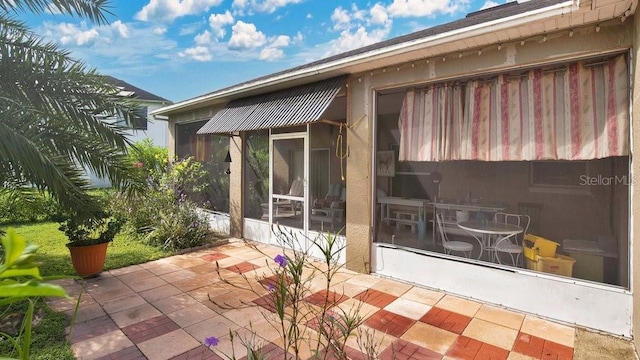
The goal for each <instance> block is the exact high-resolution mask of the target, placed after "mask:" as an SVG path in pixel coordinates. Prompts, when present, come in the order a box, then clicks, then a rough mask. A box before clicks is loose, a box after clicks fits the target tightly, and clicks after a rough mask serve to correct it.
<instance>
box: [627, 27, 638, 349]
mask: <svg viewBox="0 0 640 360" xmlns="http://www.w3.org/2000/svg"><path fill="white" fill-rule="evenodd" d="M633 20H634V21H633V42H634V46H633V49H632V51H631V54H632V55H631V58H632V59H633V61H634V62H633V64H631V65H632V72H631V86H632V88H631V90H632V91H631V120H632V121H631V151H632V153H633V150H635V149H634V144H638V143H640V126H639V125H638V124H636V123H637V122H638V121H637V118H636V117H635V116H634V115H635V114H640V99H639V97H640V72H639V71H638V66H640V61H638V56H640V51H639V50H640V21H635V20H636V19H635V17H634V19H633ZM630 174H631V176H632V177H633V179H632V180H633V181H631V219H630V222H631V239H632V240H631V244H630V247H631V251H630V264H631V268H630V269H629V270H630V271H629V274H630V277H631V291H632V293H633V310H634V314H633V334H634V336H633V339H634V342H635V346H636V349H638V348H640V336H638V329H640V292H638V289H640V274H639V273H638V272H636V271H635V268H636V267H637V266H638V260H637V259H640V246H635V244H636V241H637V239H638V235H637V233H636V230H635V229H638V228H639V227H640V216H634V214H640V191H639V190H638V185H637V184H636V185H634V182H635V181H637V178H636V177H637V176H638V174H640V160H638V158H637V157H635V156H634V157H632V161H631V171H630Z"/></svg>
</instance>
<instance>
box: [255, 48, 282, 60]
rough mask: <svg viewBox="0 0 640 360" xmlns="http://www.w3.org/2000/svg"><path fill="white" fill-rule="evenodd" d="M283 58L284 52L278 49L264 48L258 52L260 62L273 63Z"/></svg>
mask: <svg viewBox="0 0 640 360" xmlns="http://www.w3.org/2000/svg"><path fill="white" fill-rule="evenodd" d="M282 57H284V51H282V49H279V48H272V47H266V48H264V49H262V51H260V56H259V59H260V60H267V61H273V60H277V59H280V58H282Z"/></svg>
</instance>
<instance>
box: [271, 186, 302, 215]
mask: <svg viewBox="0 0 640 360" xmlns="http://www.w3.org/2000/svg"><path fill="white" fill-rule="evenodd" d="M287 195H289V196H302V195H304V181H303V180H302V179H296V180H293V182H292V183H291V188H290V189H289V193H288V194H287ZM299 204H300V202H299V201H295V200H289V199H279V200H276V201H274V202H273V208H274V212H275V214H276V215H278V213H279V210H280V209H281V208H289V209H291V211H292V212H293V215H294V216H296V215H297V209H298V206H299Z"/></svg>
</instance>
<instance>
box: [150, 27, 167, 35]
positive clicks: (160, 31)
mask: <svg viewBox="0 0 640 360" xmlns="http://www.w3.org/2000/svg"><path fill="white" fill-rule="evenodd" d="M166 32H167V28H166V27H156V28H153V33H154V34H156V35H164V34H165V33H166Z"/></svg>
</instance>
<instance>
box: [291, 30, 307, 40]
mask: <svg viewBox="0 0 640 360" xmlns="http://www.w3.org/2000/svg"><path fill="white" fill-rule="evenodd" d="M302 40H304V36H303V35H302V33H301V32H300V31H298V32H297V33H296V36H294V37H293V42H294V43H299V42H302Z"/></svg>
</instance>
